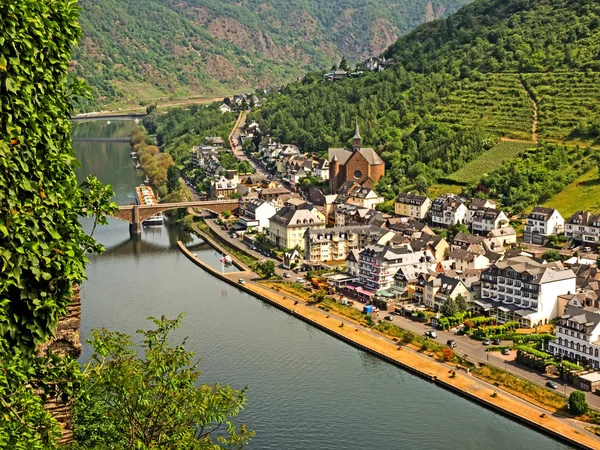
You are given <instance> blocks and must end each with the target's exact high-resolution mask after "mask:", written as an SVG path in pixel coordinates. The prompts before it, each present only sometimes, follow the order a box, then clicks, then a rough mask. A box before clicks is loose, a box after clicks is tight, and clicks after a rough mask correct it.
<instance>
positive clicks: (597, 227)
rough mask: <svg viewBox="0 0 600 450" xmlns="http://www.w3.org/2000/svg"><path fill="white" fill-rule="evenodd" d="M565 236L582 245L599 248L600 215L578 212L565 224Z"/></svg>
mask: <svg viewBox="0 0 600 450" xmlns="http://www.w3.org/2000/svg"><path fill="white" fill-rule="evenodd" d="M565 236H566V237H568V238H570V239H573V240H574V241H576V242H578V243H580V244H584V245H586V246H589V247H591V248H597V247H598V246H599V245H600V215H596V214H590V213H589V212H587V211H577V212H576V213H575V214H573V215H572V216H571V217H569V219H568V220H567V221H566V223H565Z"/></svg>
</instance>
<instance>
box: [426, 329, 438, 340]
mask: <svg viewBox="0 0 600 450" xmlns="http://www.w3.org/2000/svg"><path fill="white" fill-rule="evenodd" d="M425 336H429V337H430V338H433V339H436V338H437V333H436V332H435V331H434V330H427V331H426V332H425Z"/></svg>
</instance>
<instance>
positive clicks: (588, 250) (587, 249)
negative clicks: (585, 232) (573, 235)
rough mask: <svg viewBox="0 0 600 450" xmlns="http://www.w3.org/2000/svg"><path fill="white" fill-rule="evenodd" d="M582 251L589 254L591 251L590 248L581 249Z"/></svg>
mask: <svg viewBox="0 0 600 450" xmlns="http://www.w3.org/2000/svg"><path fill="white" fill-rule="evenodd" d="M583 251H584V252H591V251H592V247H583Z"/></svg>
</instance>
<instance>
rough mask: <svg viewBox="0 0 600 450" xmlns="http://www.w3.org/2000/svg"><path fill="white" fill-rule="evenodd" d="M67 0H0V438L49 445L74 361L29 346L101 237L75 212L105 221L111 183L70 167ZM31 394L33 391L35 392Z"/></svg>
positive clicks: (78, 89) (49, 326) (73, 36)
mask: <svg viewBox="0 0 600 450" xmlns="http://www.w3.org/2000/svg"><path fill="white" fill-rule="evenodd" d="M77 16H78V8H77V2H76V1H74V0H55V1H52V2H39V1H34V0H22V1H18V2H17V1H13V0H9V1H4V2H2V3H0V447H2V448H21V449H25V448H27V449H54V448H57V444H56V438H57V437H60V436H61V430H60V427H59V426H58V424H57V422H56V421H55V420H54V419H53V418H52V417H51V416H50V415H49V414H48V412H47V411H46V410H45V409H44V406H43V403H44V400H45V399H46V398H47V397H48V396H52V397H56V398H58V399H59V400H63V401H64V402H66V403H68V402H69V401H70V399H71V397H72V396H73V395H74V394H75V393H76V391H77V388H78V384H79V374H80V370H79V366H78V364H77V363H76V362H74V361H72V360H70V359H68V358H61V357H58V356H56V355H52V354H49V355H44V356H38V355H36V348H37V346H38V345H39V344H41V343H43V342H45V341H46V340H48V339H49V338H50V337H51V336H52V335H53V333H54V331H55V329H56V324H57V322H58V320H59V318H60V317H62V316H64V314H65V312H66V308H67V305H69V304H70V303H71V299H72V295H73V291H72V286H73V284H75V283H80V282H81V281H82V280H83V279H84V277H85V270H84V269H85V263H86V262H87V260H86V258H85V253H86V252H87V251H90V252H99V251H101V250H102V246H101V245H100V244H98V243H96V242H95V241H94V240H93V239H92V238H91V236H87V235H86V234H85V233H84V232H83V229H82V227H81V225H80V223H79V219H80V218H81V217H83V216H95V219H94V229H95V226H96V225H97V224H102V223H105V222H106V219H105V218H104V214H111V213H112V211H114V209H115V205H114V204H110V203H109V202H108V200H109V199H110V197H111V196H112V189H111V188H110V187H105V186H103V185H102V184H101V183H99V182H98V180H97V179H95V178H94V177H88V179H87V180H86V181H85V182H84V183H83V184H82V185H81V187H80V186H78V184H77V179H76V177H75V174H74V172H73V168H74V167H75V166H76V165H77V161H76V160H75V158H74V156H73V151H72V148H71V123H70V115H71V112H72V108H71V100H72V99H73V98H74V97H78V96H82V97H83V96H86V95H87V94H86V91H85V89H84V86H83V85H82V84H81V83H79V82H77V81H72V80H71V82H70V84H69V80H68V75H69V71H68V69H69V63H70V59H71V57H70V53H71V49H72V47H73V46H74V45H76V43H77V40H78V38H79V37H80V35H81V32H80V28H79V26H78V24H77V18H78V17H77ZM40 394H41V395H40Z"/></svg>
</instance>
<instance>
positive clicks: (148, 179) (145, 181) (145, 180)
mask: <svg viewBox="0 0 600 450" xmlns="http://www.w3.org/2000/svg"><path fill="white" fill-rule="evenodd" d="M148 183H150V178H148V177H147V176H146V178H145V179H144V184H148Z"/></svg>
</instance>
